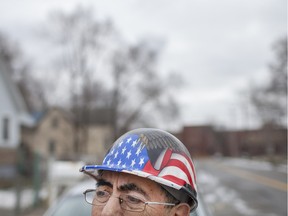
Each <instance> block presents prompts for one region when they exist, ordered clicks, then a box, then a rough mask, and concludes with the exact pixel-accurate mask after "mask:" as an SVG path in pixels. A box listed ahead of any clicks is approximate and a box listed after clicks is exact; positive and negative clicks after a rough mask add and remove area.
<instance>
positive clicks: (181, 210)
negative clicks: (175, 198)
mask: <svg viewBox="0 0 288 216" xmlns="http://www.w3.org/2000/svg"><path fill="white" fill-rule="evenodd" d="M189 214H190V206H189V205H188V204H187V203H180V204H178V205H176V206H174V207H173V214H172V215H173V216H189Z"/></svg>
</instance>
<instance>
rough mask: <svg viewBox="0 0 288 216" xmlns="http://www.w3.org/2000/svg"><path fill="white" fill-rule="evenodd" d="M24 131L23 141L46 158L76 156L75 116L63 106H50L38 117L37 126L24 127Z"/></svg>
mask: <svg viewBox="0 0 288 216" xmlns="http://www.w3.org/2000/svg"><path fill="white" fill-rule="evenodd" d="M38 116H39V115H38ZM22 132H23V142H24V143H25V144H26V145H27V146H29V148H30V149H31V150H32V151H33V152H36V153H38V154H40V155H41V156H42V157H44V158H48V157H49V156H53V157H55V158H57V159H66V158H67V159H69V158H71V157H73V156H74V152H75V151H74V146H73V145H74V125H73V117H72V115H71V114H70V113H69V112H67V111H66V110H64V109H62V108H58V107H52V108H50V109H49V110H47V111H46V112H45V113H42V115H40V117H38V122H37V124H36V125H35V127H33V128H23V131H22Z"/></svg>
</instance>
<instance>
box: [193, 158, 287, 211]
mask: <svg viewBox="0 0 288 216" xmlns="http://www.w3.org/2000/svg"><path fill="white" fill-rule="evenodd" d="M227 162H228V163H229V165H233V166H237V167H241V168H246V169H252V170H264V171H265V170H272V169H273V170H275V168H276V169H277V171H279V172H284V173H287V165H286V164H283V165H280V166H276V167H275V166H273V165H271V164H270V163H269V162H264V161H255V160H249V159H241V158H228V159H226V158H225V163H227ZM197 181H198V184H199V188H201V191H200V193H201V195H202V197H203V198H204V202H205V203H206V204H207V206H209V207H210V209H211V211H212V212H215V211H219V209H221V208H223V209H224V208H225V212H229V209H230V210H231V212H238V213H239V215H245V216H255V215H263V216H276V215H275V214H271V213H264V214H263V213H260V212H258V211H257V210H255V209H252V208H251V207H249V205H248V203H247V202H246V201H245V200H243V199H242V198H241V197H240V195H239V193H238V192H237V191H236V190H233V188H228V187H226V186H225V185H223V184H222V183H221V181H220V180H219V179H218V178H217V176H215V175H212V174H210V173H208V172H207V171H204V170H201V169H200V170H197Z"/></svg>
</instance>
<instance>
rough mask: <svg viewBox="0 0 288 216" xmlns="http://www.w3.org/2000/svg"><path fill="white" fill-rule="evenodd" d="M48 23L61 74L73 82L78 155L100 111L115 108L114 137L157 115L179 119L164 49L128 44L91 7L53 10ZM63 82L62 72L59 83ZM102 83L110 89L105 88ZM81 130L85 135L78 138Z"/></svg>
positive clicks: (50, 38) (70, 92) (144, 43)
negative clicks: (161, 60) (163, 65)
mask: <svg viewBox="0 0 288 216" xmlns="http://www.w3.org/2000/svg"><path fill="white" fill-rule="evenodd" d="M49 23H50V24H51V26H50V27H49V28H48V29H49V31H48V32H49V34H48V38H49V40H50V41H52V42H53V43H54V44H55V45H56V47H57V48H56V50H57V51H58V53H59V55H56V58H57V64H56V65H57V66H58V69H57V71H61V73H63V74H65V75H67V76H68V77H69V80H70V82H69V90H70V91H68V92H69V93H68V94H70V107H71V109H72V111H73V113H74V115H75V128H76V133H75V151H77V152H79V150H80V149H79V145H80V143H82V145H83V144H85V140H86V139H87V136H86V135H85V131H86V125H87V122H88V121H89V119H90V112H91V111H92V110H94V108H95V107H102V108H103V107H108V109H109V110H111V115H110V123H111V126H112V129H113V131H114V134H113V136H114V137H115V138H116V137H118V136H119V134H121V133H123V132H124V131H126V130H127V129H130V128H131V127H134V126H136V125H139V126H140V125H142V126H143V125H149V124H150V125H151V124H152V125H153V121H148V119H149V118H150V119H153V115H156V116H157V118H159V116H164V115H165V113H169V114H168V115H169V117H170V118H167V117H166V118H165V120H167V119H171V117H176V116H177V114H178V107H177V103H176V102H175V98H174V97H173V94H171V89H173V87H175V83H173V82H172V81H173V80H171V79H168V78H163V76H160V74H159V71H157V63H158V57H159V55H160V53H159V49H157V48H155V47H153V46H151V44H149V42H148V41H142V42H139V43H137V44H134V45H130V44H127V43H126V42H124V40H123V39H122V38H121V36H119V35H118V32H117V31H116V30H115V28H114V27H113V26H112V24H111V22H109V21H101V20H97V19H95V18H94V17H93V10H92V9H89V8H88V9H87V8H81V7H78V8H76V9H75V10H74V11H72V12H71V13H64V12H61V11H57V12H54V13H53V14H52V16H51V19H50V22H49ZM99 64H100V65H101V64H102V66H103V65H104V67H99ZM59 66H60V67H59ZM110 69H111V70H110ZM108 71H109V72H111V73H108ZM103 76H105V79H104V80H103ZM60 78H61V75H59V73H58V75H57V80H60ZM174 78H175V77H174ZM55 80H56V79H55ZM101 82H103V83H105V84H106V86H104V85H100V83H101ZM60 85H61V84H60ZM156 113H157V114H156ZM94 114H95V113H93V115H94ZM144 114H145V116H144ZM154 119H155V118H154ZM157 120H158V119H157ZM77 131H78V132H77ZM79 132H80V134H82V136H78V135H79ZM79 139H81V140H79ZM81 149H85V146H84V148H81Z"/></svg>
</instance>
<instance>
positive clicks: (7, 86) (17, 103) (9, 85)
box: [0, 58, 33, 125]
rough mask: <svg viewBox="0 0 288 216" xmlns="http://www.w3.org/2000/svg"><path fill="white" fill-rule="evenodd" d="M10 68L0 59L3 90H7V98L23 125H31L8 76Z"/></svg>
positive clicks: (29, 118)
mask: <svg viewBox="0 0 288 216" xmlns="http://www.w3.org/2000/svg"><path fill="white" fill-rule="evenodd" d="M11 70H12V69H11V67H9V65H8V64H7V63H6V62H5V61H3V60H2V59H1V58H0V78H1V80H2V81H3V82H1V83H3V85H4V88H5V89H7V92H8V94H9V95H8V97H9V98H10V99H11V102H12V103H13V105H14V107H15V109H16V111H17V112H18V113H19V115H20V120H21V122H22V123H23V124H26V125H32V124H33V121H32V118H31V117H30V116H29V114H28V108H27V105H26V103H25V101H24V98H23V96H22V95H21V92H20V90H19V89H18V87H17V85H16V84H15V82H14V81H13V80H12V77H11V76H10V74H9V71H11Z"/></svg>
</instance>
